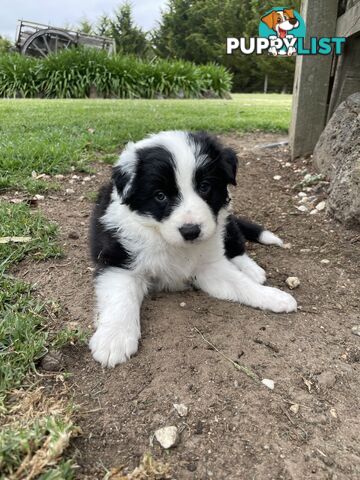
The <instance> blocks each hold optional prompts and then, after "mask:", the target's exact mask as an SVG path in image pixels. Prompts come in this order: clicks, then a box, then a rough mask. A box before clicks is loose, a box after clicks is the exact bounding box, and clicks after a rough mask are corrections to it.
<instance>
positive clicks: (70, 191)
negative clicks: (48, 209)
mask: <svg viewBox="0 0 360 480" xmlns="http://www.w3.org/2000/svg"><path fill="white" fill-rule="evenodd" d="M65 193H66V195H72V194H73V193H75V190H73V189H72V188H67V189H66V190H65Z"/></svg>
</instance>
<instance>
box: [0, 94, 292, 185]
mask: <svg viewBox="0 0 360 480" xmlns="http://www.w3.org/2000/svg"><path fill="white" fill-rule="evenodd" d="M290 110H291V96H290V95H277V94H271V95H261V94H249V95H248V94H246V95H245V94H236V95H233V100H2V101H0V119H1V123H0V190H1V189H7V188H23V189H27V190H29V191H30V192H35V191H42V190H44V189H46V184H45V185H44V183H45V182H44V181H38V182H37V181H36V180H34V179H32V178H31V172H32V171H34V170H35V171H36V172H37V173H48V174H51V175H53V174H56V173H64V172H66V171H69V169H70V167H71V166H74V167H75V168H76V169H79V170H83V169H87V167H88V164H89V161H90V160H92V159H94V158H95V157H97V156H98V153H99V152H100V153H101V154H113V153H115V152H117V151H119V150H120V149H121V148H122V147H123V146H124V145H125V143H126V142H128V141H129V140H139V139H140V138H142V137H144V136H145V135H147V134H149V133H152V132H157V131H160V130H168V129H187V130H208V131H212V132H217V133H224V132H232V131H234V132H238V133H241V132H251V131H256V130H263V131H274V132H285V131H287V129H288V126H289V122H290ZM113 158H114V157H113V156H112V155H110V159H113Z"/></svg>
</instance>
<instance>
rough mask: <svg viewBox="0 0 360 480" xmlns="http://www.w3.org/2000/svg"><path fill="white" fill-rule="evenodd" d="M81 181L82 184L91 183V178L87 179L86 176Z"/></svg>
mask: <svg viewBox="0 0 360 480" xmlns="http://www.w3.org/2000/svg"><path fill="white" fill-rule="evenodd" d="M83 181H84V182H90V181H91V177H89V176H88V177H84V178H83Z"/></svg>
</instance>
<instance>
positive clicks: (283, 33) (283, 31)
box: [279, 27, 288, 38]
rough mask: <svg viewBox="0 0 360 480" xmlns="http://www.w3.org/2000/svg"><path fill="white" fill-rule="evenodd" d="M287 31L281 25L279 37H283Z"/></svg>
mask: <svg viewBox="0 0 360 480" xmlns="http://www.w3.org/2000/svg"><path fill="white" fill-rule="evenodd" d="M287 33H288V31H287V30H283V29H282V28H281V27H279V37H280V38H285V37H286V35H287Z"/></svg>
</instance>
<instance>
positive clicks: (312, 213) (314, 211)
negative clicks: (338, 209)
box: [310, 208, 318, 215]
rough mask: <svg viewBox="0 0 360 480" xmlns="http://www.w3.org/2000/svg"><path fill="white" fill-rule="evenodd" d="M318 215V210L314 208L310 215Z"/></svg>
mask: <svg viewBox="0 0 360 480" xmlns="http://www.w3.org/2000/svg"><path fill="white" fill-rule="evenodd" d="M316 213H318V210H316V208H314V210H311V212H310V215H315V214H316Z"/></svg>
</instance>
